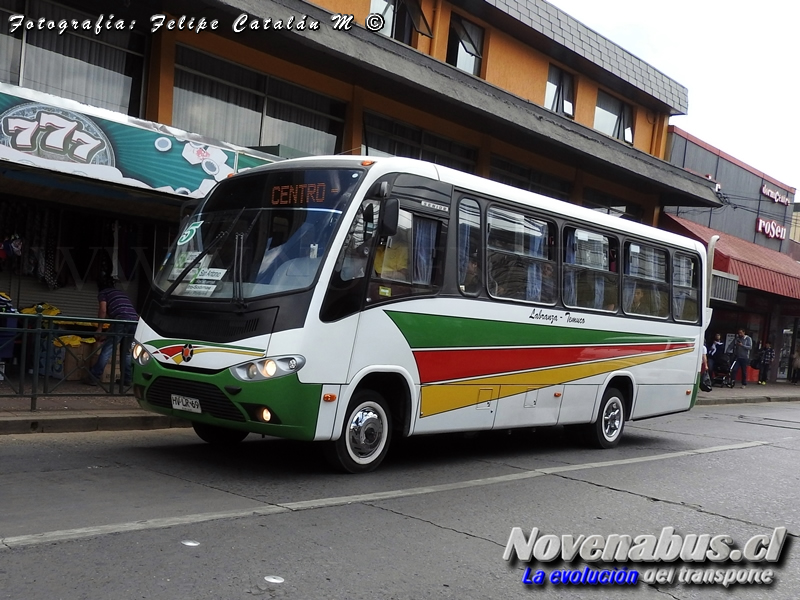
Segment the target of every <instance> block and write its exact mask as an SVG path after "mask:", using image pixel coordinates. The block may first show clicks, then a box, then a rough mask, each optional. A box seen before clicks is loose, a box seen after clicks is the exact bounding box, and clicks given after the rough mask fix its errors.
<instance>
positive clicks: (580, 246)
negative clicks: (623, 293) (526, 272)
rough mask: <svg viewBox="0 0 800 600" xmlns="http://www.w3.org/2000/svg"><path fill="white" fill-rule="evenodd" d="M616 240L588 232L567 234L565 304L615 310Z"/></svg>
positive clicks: (616, 294)
mask: <svg viewBox="0 0 800 600" xmlns="http://www.w3.org/2000/svg"><path fill="white" fill-rule="evenodd" d="M617 247H618V242H617V240H616V238H613V237H611V236H607V235H603V234H602V233H597V232H594V231H587V230H585V229H575V228H567V229H566V230H565V233H564V282H563V293H564V304H566V305H567V306H579V307H582V308H594V309H597V310H608V311H615V310H616V308H617V297H618V295H619V277H618V275H617V273H616V267H617V265H616V260H615V258H616V254H617Z"/></svg>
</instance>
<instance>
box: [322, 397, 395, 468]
mask: <svg viewBox="0 0 800 600" xmlns="http://www.w3.org/2000/svg"><path fill="white" fill-rule="evenodd" d="M391 439H392V415H391V413H390V412H389V406H388V405H387V403H386V400H384V398H383V396H381V395H380V394H379V393H378V392H375V391H373V390H361V391H358V392H356V393H355V395H354V396H353V398H352V400H350V405H349V406H348V408H347V414H346V415H345V419H344V423H343V424H342V434H341V435H340V436H339V439H338V440H336V441H335V442H331V443H330V444H329V445H328V447H327V448H326V458H327V460H328V462H330V463H331V465H333V466H334V467H335V468H337V469H340V470H342V471H345V472H347V473H368V472H370V471H374V470H375V469H377V468H378V465H380V464H381V462H383V459H384V458H386V454H387V452H388V451H389V443H390V442H391Z"/></svg>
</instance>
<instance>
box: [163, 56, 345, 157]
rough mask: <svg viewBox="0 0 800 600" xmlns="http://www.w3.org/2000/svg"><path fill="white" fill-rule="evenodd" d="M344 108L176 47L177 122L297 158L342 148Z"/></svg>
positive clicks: (174, 113)
mask: <svg viewBox="0 0 800 600" xmlns="http://www.w3.org/2000/svg"><path fill="white" fill-rule="evenodd" d="M344 113H345V105H344V103H343V102H339V101H337V100H333V99H331V98H328V97H326V96H322V95H320V94H317V93H315V92H312V91H310V90H306V89H304V88H301V87H298V86H295V85H292V84H290V83H287V82H285V81H281V80H280V79H275V78H273V77H269V76H267V75H264V74H262V73H258V72H256V71H251V70H250V69H245V68H244V67H240V66H238V65H235V64H233V63H230V62H227V61H223V60H220V59H218V58H215V57H212V56H210V55H207V54H203V53H201V52H197V51H195V50H190V49H189V48H186V47H184V46H178V47H177V48H176V54H175V91H174V97H173V105H172V124H173V125H174V126H175V127H179V128H181V129H185V130H187V131H192V132H196V133H199V134H201V135H205V136H208V137H212V138H215V139H218V140H223V141H226V142H230V143H233V144H238V145H240V146H248V147H258V148H261V149H262V150H264V151H266V152H270V153H272V154H277V155H279V156H283V157H286V158H292V157H297V156H308V155H320V154H336V153H337V152H340V151H341V140H342V132H343V129H344Z"/></svg>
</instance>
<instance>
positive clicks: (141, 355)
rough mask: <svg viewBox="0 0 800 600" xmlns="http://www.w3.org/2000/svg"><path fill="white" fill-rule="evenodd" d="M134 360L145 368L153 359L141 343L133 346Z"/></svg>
mask: <svg viewBox="0 0 800 600" xmlns="http://www.w3.org/2000/svg"><path fill="white" fill-rule="evenodd" d="M132 354H133V360H135V361H136V362H137V363H139V364H140V365H141V366H145V365H146V364H147V363H149V362H150V359H151V358H152V356H151V354H150V353H149V352H148V351H147V350H145V347H144V346H142V345H141V344H140V343H139V342H136V343H134V344H133V351H132Z"/></svg>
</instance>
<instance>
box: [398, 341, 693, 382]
mask: <svg viewBox="0 0 800 600" xmlns="http://www.w3.org/2000/svg"><path fill="white" fill-rule="evenodd" d="M691 347H693V344H690V343H689V344H687V343H658V344H636V345H630V346H584V347H571V348H565V347H555V348H553V347H548V348H500V349H493V348H478V349H474V348H471V349H464V350H417V351H415V352H414V358H415V360H416V362H417V369H418V370H419V377H420V383H422V384H426V383H432V382H435V381H450V380H454V379H464V378H467V377H483V376H487V375H496V374H498V373H510V372H516V371H527V370H530V369H542V368H546V367H555V366H559V365H569V364H577V363H583V362H588V361H593V360H608V359H612V358H620V357H624V356H636V355H639V354H642V353H643V352H664V351H666V350H678V349H681V348H691Z"/></svg>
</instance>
